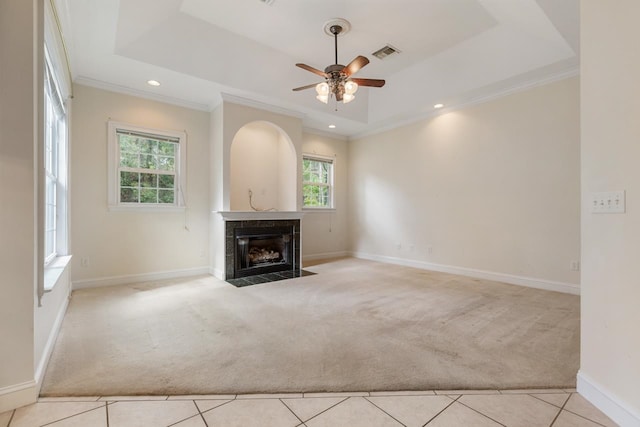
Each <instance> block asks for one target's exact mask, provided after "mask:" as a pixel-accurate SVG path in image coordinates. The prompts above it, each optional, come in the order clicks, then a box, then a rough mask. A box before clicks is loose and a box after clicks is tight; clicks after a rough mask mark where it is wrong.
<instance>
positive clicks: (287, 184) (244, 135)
mask: <svg viewBox="0 0 640 427" xmlns="http://www.w3.org/2000/svg"><path fill="white" fill-rule="evenodd" d="M296 159H297V156H296V152H295V150H294V148H293V144H292V143H291V142H290V141H289V140H288V138H287V137H286V136H284V135H281V133H280V132H279V131H278V130H277V129H276V128H275V127H274V126H272V125H270V124H269V123H266V122H262V121H260V122H252V123H248V124H246V125H245V126H244V127H242V128H241V129H240V130H239V131H238V133H237V134H236V136H235V137H234V139H233V144H232V145H231V167H230V177H231V182H230V191H231V196H230V197H231V210H232V211H251V210H252V209H251V205H250V203H249V194H248V191H249V189H250V190H251V191H252V193H253V195H252V200H253V206H254V207H255V208H256V209H276V210H279V211H294V210H296V189H297V185H296V181H295V175H296V171H297V161H296Z"/></svg>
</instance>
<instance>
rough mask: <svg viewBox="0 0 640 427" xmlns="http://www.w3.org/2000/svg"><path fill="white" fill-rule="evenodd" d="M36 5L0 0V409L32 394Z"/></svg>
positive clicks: (34, 253) (22, 403)
mask: <svg viewBox="0 0 640 427" xmlns="http://www.w3.org/2000/svg"><path fill="white" fill-rule="evenodd" d="M37 3H38V2H36V1H26V0H25V1H3V2H0V64H2V65H1V66H0V129H1V131H0V198H1V199H2V202H0V242H1V244H0V270H1V271H2V279H1V281H0V295H1V296H0V342H2V343H3V344H2V348H3V351H2V352H1V354H0V412H3V411H5V410H7V409H12V408H13V407H15V406H17V405H24V404H26V403H29V400H30V399H31V398H34V399H35V395H34V392H33V390H29V388H28V387H29V386H28V383H29V382H33V380H34V310H35V309H34V296H35V289H36V275H35V274H36V273H35V267H36V262H37V259H38V257H37V252H36V250H37V249H36V245H35V239H36V204H35V202H36V199H35V195H36V193H35V175H34V174H35V164H34V149H35V146H36V128H35V125H36V117H37V102H36V92H35V87H34V82H36V78H37V77H38V72H37V71H36V70H37V67H38V62H37V59H36V58H37V56H36V55H34V52H36V51H37V50H36V40H37V32H36V31H34V29H36V28H37V26H36V21H35V17H36V11H37V10H38V8H37ZM32 385H33V384H32ZM21 390H26V392H25V393H21V392H20V391H21ZM12 391H15V393H13V392H12ZM31 395H33V396H31Z"/></svg>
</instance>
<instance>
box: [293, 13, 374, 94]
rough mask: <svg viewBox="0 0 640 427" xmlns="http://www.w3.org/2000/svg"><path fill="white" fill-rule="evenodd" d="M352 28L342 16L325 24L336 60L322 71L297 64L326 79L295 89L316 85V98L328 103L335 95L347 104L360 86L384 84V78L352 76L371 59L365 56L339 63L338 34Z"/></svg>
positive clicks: (325, 30)
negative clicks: (330, 37) (345, 63)
mask: <svg viewBox="0 0 640 427" xmlns="http://www.w3.org/2000/svg"><path fill="white" fill-rule="evenodd" d="M350 29H351V24H350V23H349V22H348V21H346V20H344V19H342V18H336V19H332V20H331V21H329V22H327V23H326V24H325V25H324V32H325V33H326V34H328V35H331V36H333V38H334V45H335V61H336V62H335V64H333V65H329V66H328V67H327V68H325V69H324V71H320V70H318V69H316V68H313V67H311V66H309V65H306V64H296V66H297V67H300V68H302V69H303V70H307V71H310V72H312V73H314V74H317V75H319V76H321V77H324V79H325V81H324V82H320V83H313V84H310V85H306V86H301V87H297V88H295V89H293V90H294V91H300V90H304V89H310V88H312V87H315V89H316V94H317V95H316V99H317V100H318V101H320V102H322V103H324V104H328V103H329V98H330V97H331V96H333V97H334V98H335V100H336V101H337V102H340V101H342V102H343V103H345V104H347V103H349V102H351V101H353V100H354V99H355V93H356V91H357V90H358V86H370V87H382V86H384V84H385V81H384V80H380V79H362V78H358V79H356V78H352V77H351V76H352V75H353V74H355V73H356V72H358V70H360V69H361V68H362V67H364V66H365V65H367V64H368V63H369V60H368V59H367V58H366V57H364V56H357V57H356V58H355V59H354V60H353V61H351V62H350V63H349V64H348V65H347V66H344V65H341V64H338V35H340V34H346V33H347V32H348V31H349V30H350Z"/></svg>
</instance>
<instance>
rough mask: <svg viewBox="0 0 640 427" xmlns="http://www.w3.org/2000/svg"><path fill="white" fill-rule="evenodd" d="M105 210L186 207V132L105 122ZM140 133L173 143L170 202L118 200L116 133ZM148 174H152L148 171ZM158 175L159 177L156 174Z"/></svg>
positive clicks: (118, 171)
mask: <svg viewBox="0 0 640 427" xmlns="http://www.w3.org/2000/svg"><path fill="white" fill-rule="evenodd" d="M107 127H108V137H107V145H108V150H109V154H108V208H109V210H110V211H143V212H181V211H184V210H185V208H186V188H187V179H186V178H187V134H186V132H181V131H174V130H165V129H153V128H147V127H143V126H137V125H133V124H130V123H125V122H118V121H113V120H109V122H108V126H107ZM119 131H122V132H130V133H133V134H143V135H148V136H151V137H154V136H155V137H158V138H159V139H174V140H177V150H176V151H177V152H176V155H175V159H176V160H175V171H174V172H175V178H174V183H175V187H174V188H175V201H174V203H140V202H138V203H126V202H121V201H120V144H119V142H118V132H119ZM151 171H154V170H153V169H151ZM158 175H160V174H158Z"/></svg>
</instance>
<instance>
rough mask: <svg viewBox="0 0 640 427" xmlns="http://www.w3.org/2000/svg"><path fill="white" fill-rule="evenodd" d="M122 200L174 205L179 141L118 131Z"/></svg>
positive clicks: (123, 201)
mask: <svg viewBox="0 0 640 427" xmlns="http://www.w3.org/2000/svg"><path fill="white" fill-rule="evenodd" d="M117 141H118V148H119V153H120V161H119V173H120V203H143V204H144V203H147V204H175V203H176V155H177V153H178V143H177V142H176V141H170V140H166V139H164V138H162V137H158V138H154V137H153V136H150V135H142V134H134V133H131V132H126V131H124V132H120V131H118V132H117Z"/></svg>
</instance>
